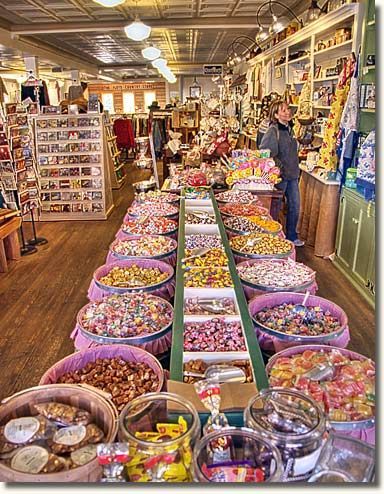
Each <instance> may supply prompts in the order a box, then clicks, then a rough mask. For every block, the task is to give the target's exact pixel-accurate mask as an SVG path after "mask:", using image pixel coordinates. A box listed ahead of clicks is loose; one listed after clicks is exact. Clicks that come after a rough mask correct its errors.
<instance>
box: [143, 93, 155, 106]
mask: <svg viewBox="0 0 384 494" xmlns="http://www.w3.org/2000/svg"><path fill="white" fill-rule="evenodd" d="M154 101H156V93H155V91H144V111H149V109H148V106H150V105H151V104H152V103H153V102H154Z"/></svg>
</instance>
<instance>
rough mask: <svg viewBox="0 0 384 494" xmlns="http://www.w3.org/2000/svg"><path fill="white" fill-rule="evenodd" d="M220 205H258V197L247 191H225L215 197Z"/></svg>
mask: <svg viewBox="0 0 384 494" xmlns="http://www.w3.org/2000/svg"><path fill="white" fill-rule="evenodd" d="M215 198H216V201H217V202H219V203H227V202H230V203H239V204H253V203H254V204H256V203H257V195H255V194H252V192H247V191H245V190H225V191H223V192H220V193H219V194H216V195H215Z"/></svg>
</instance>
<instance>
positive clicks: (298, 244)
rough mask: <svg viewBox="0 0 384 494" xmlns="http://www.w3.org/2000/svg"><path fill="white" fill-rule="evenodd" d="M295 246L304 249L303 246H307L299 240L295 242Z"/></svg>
mask: <svg viewBox="0 0 384 494" xmlns="http://www.w3.org/2000/svg"><path fill="white" fill-rule="evenodd" d="M293 244H294V246H295V247H303V245H305V242H304V241H303V240H300V239H299V238H297V239H296V240H294V241H293Z"/></svg>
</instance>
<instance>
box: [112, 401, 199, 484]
mask: <svg viewBox="0 0 384 494" xmlns="http://www.w3.org/2000/svg"><path fill="white" fill-rule="evenodd" d="M199 436H200V419H199V415H198V413H197V411H196V409H195V408H194V406H193V405H192V404H191V403H190V402H189V401H187V400H186V399H184V398H181V397H179V396H178V395H176V394H172V393H148V394H146V395H143V396H140V397H139V398H136V399H134V400H132V401H131V402H130V403H128V404H127V406H126V407H125V408H124V409H123V410H122V412H121V414H120V418H119V434H118V437H119V440H120V441H122V442H127V443H128V445H129V461H128V462H127V464H126V465H125V469H126V475H127V478H128V481H129V482H191V481H192V480H193V475H192V449H193V447H194V444H195V442H196V440H197V439H198V437H199Z"/></svg>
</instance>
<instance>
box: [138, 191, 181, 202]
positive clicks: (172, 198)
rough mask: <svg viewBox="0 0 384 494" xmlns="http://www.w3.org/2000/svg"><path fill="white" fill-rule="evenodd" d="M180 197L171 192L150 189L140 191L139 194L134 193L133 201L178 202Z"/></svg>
mask: <svg viewBox="0 0 384 494" xmlns="http://www.w3.org/2000/svg"><path fill="white" fill-rule="evenodd" d="M179 200H180V197H179V196H178V195H177V194H173V193H171V192H160V191H159V190H150V191H149V192H146V193H145V192H141V193H140V194H136V196H135V201H136V202H144V203H146V202H157V203H160V204H164V203H170V202H174V203H176V202H179Z"/></svg>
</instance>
